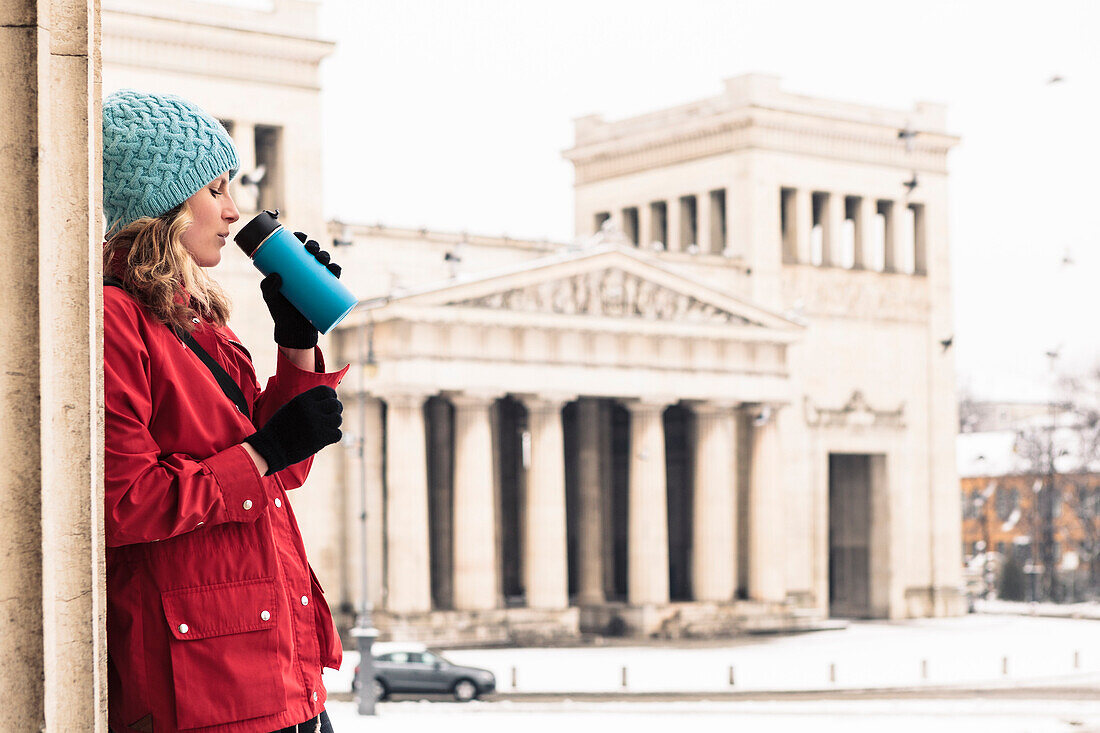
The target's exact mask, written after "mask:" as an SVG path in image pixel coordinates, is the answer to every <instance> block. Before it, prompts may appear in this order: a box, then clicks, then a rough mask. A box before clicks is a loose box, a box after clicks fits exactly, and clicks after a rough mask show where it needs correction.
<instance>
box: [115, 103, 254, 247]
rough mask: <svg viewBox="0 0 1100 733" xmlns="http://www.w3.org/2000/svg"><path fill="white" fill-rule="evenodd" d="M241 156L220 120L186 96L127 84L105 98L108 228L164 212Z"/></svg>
mask: <svg viewBox="0 0 1100 733" xmlns="http://www.w3.org/2000/svg"><path fill="white" fill-rule="evenodd" d="M239 168H240V161H239V160H238V159H237V149H236V148H235V147H234V145H233V140H232V139H231V138H230V137H229V133H228V132H226V130H225V128H224V127H223V126H222V124H221V123H220V122H218V121H217V120H215V119H214V118H213V117H211V116H210V115H208V114H207V113H206V112H204V111H203V110H202V109H200V108H199V107H197V106H195V105H194V104H192V103H191V102H188V101H187V100H186V99H181V98H180V97H175V96H172V95H162V94H146V93H144V92H138V91H134V90H132V89H123V90H121V91H118V92H115V93H114V94H112V95H110V96H109V97H107V98H106V99H105V100H103V210H104V213H105V214H106V216H107V230H108V231H112V230H117V229H118V228H121V227H123V226H126V225H127V224H129V223H131V222H133V221H136V220H137V219H140V218H141V217H143V216H160V215H161V214H163V213H165V212H167V211H171V210H172V209H173V208H175V207H176V206H179V205H180V204H181V203H183V202H184V201H186V200H187V199H188V198H190V197H191V196H193V195H194V194H195V193H196V192H198V191H199V190H200V189H202V187H203V186H205V185H206V184H208V183H210V182H211V181H213V180H214V179H215V178H217V177H218V176H220V175H221V174H223V173H225V172H226V171H229V178H230V180H232V179H233V177H234V176H236V175H237V171H238V169H239Z"/></svg>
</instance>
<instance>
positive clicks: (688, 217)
mask: <svg viewBox="0 0 1100 733" xmlns="http://www.w3.org/2000/svg"><path fill="white" fill-rule="evenodd" d="M696 210H697V207H696V205H695V197H694V196H681V197H680V244H681V246H682V247H683V249H684V250H686V251H688V252H692V253H694V252H698V251H699V243H698V236H697V234H696V233H697V232H698V231H699V230H698V228H697V227H696V221H695V212H696Z"/></svg>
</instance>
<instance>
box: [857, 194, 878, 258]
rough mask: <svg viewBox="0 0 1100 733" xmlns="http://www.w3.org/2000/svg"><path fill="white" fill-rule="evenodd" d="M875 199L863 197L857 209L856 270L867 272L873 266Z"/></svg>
mask: <svg viewBox="0 0 1100 733" xmlns="http://www.w3.org/2000/svg"><path fill="white" fill-rule="evenodd" d="M873 203H874V202H873V199H871V198H869V197H867V196H861V197H860V199H859V204H858V206H857V207H856V218H855V230H856V232H855V240H856V252H855V262H854V263H853V264H852V267H853V268H854V269H856V270H866V269H867V268H869V267H870V266H871V236H872V232H873V231H874V228H875V207H874V206H873V205H872V204H873Z"/></svg>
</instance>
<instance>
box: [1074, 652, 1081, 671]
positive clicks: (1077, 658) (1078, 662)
mask: <svg viewBox="0 0 1100 733" xmlns="http://www.w3.org/2000/svg"><path fill="white" fill-rule="evenodd" d="M1073 668H1074V669H1081V652H1079V651H1077V650H1076V649H1075V650H1074V651H1073Z"/></svg>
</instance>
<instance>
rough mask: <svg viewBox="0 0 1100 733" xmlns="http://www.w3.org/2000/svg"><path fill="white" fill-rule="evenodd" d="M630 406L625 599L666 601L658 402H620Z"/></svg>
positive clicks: (661, 429) (662, 441)
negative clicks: (628, 508) (628, 505)
mask: <svg viewBox="0 0 1100 733" xmlns="http://www.w3.org/2000/svg"><path fill="white" fill-rule="evenodd" d="M624 405H625V406H626V408H627V409H628V410H630V510H629V518H628V520H627V521H628V540H627V543H628V550H627V583H628V587H627V598H628V600H629V601H630V604H631V605H635V606H639V605H646V604H664V603H668V504H667V502H668V497H667V493H666V491H667V487H666V483H665V427H664V422H663V420H662V415H663V413H664V409H665V405H666V403H664V402H626V403H624Z"/></svg>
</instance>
